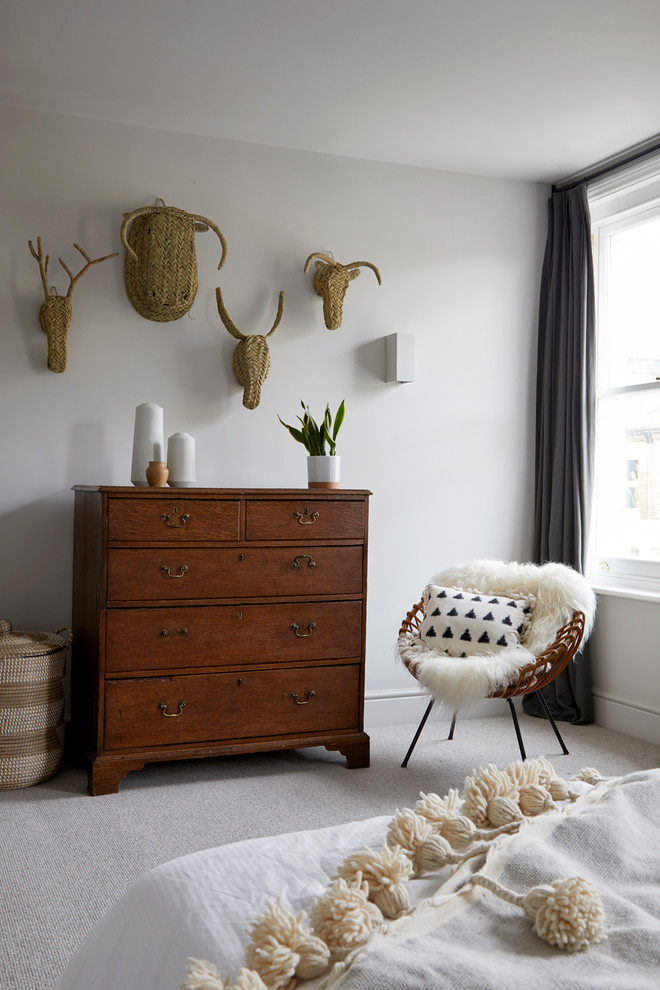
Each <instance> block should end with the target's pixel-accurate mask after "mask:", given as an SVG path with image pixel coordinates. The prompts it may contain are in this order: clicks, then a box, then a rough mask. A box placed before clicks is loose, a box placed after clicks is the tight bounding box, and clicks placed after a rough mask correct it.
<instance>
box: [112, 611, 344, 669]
mask: <svg viewBox="0 0 660 990" xmlns="http://www.w3.org/2000/svg"><path fill="white" fill-rule="evenodd" d="M361 644H362V603H361V602H359V601H357V602H299V603H295V604H286V605H284V604H282V605H235V606H234V605H209V606H205V607H204V606H197V607H190V608H188V607H186V606H182V607H179V608H147V609H139V608H131V609H110V610H108V615H107V620H106V662H105V666H106V671H107V672H108V673H109V674H116V673H123V672H125V671H150V670H176V669H177V668H185V667H220V666H224V665H228V664H238V663H250V664H262V663H263V664H267V663H273V662H281V661H286V662H292V663H296V662H300V661H303V660H307V661H314V660H345V659H348V658H355V657H359V656H360V655H361V651H362V645H361Z"/></svg>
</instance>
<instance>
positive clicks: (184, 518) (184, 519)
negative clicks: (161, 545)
mask: <svg viewBox="0 0 660 990" xmlns="http://www.w3.org/2000/svg"><path fill="white" fill-rule="evenodd" d="M174 515H175V518H176V519H180V520H181V522H173V523H171V522H170V519H171V516H169V515H168V514H167V512H163V514H162V516H161V517H160V518H161V519H162V520H163V522H164V523H165V525H166V526H169V528H170V529H181V527H182V526H185V525H186V523H187V522H188V520H189V519H190V514H189V513H188V512H184V513H183V515H182V516H178V515H177V514H176V509H175V510H174Z"/></svg>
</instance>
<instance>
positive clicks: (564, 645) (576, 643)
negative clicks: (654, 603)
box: [399, 601, 585, 767]
mask: <svg viewBox="0 0 660 990" xmlns="http://www.w3.org/2000/svg"><path fill="white" fill-rule="evenodd" d="M423 618H424V601H420V602H418V603H417V604H416V605H413V607H412V608H411V610H410V611H409V612H408V613H407V615H406V617H405V619H404V620H403V622H402V623H401V628H400V630H399V637H400V641H401V637H403V640H404V642H405V641H407V642H408V643H411V642H414V641H415V640H419V639H420V638H421V636H420V626H421V623H422V619H423ZM584 629H585V615H584V613H583V612H578V611H576V612H574V613H573V617H572V618H571V619H570V620H569V621H568V622H567V623H566V624H565V625H563V626H562V627H561V629H559V631H558V632H557V637H556V639H555V641H554V642H553V643H552V645H551V646H549V647H547V649H545V650H543V652H542V653H539V655H538V656H537V657H536V659H535V660H534V661H533V662H530V663H528V664H526V665H525V666H524V667H521V668H520V669H519V670H518V674H517V678H516V680H515V681H513V682H512V683H511V684H509V685H508V686H507V687H505V688H502V689H501V690H499V691H494V692H492V694H489V695H487V696H486V697H488V698H503V699H504V700H505V701H506V702H508V705H509V710H510V712H511V717H512V719H513V726H514V729H515V731H516V738H517V739H518V746H519V747H520V755H521V757H522V759H523V760H525V759H526V758H527V756H526V753H525V746H524V744H523V739H522V735H521V732H520V726H519V724H518V716H517V715H516V709H515V706H514V704H513V700H512V699H513V698H517V697H519V696H520V695H523V694H532V693H533V692H535V691H537V692H538V700H539V702H540V703H541V707H542V708H543V711H544V712H545V714H546V716H547V718H548V719H549V721H550V724H551V725H552V728H553V730H554V733H555V735H556V737H557V739H558V741H559V744H560V746H561V748H562V751H563V753H564V754H566V755H567V754H568V749H567V748H566V745H565V743H564V740H563V739H562V737H561V735H560V733H559V729H558V728H557V726H556V724H555V720H554V719H553V717H552V715H551V713H550V709H549V708H548V705H547V703H546V700H545V698H544V697H543V693H542V692H541V690H540V689H541V688H543V687H545V686H546V684H550V682H551V681H553V680H554V679H555V677H557V676H558V675H559V674H561V672H562V671H563V670H564V669H565V668H566V666H567V665H568V664H569V663H570V661H571V660H572V659H573V657H574V656H575V654H576V653H577V651H578V649H579V647H580V643H581V642H582V638H583V636H584ZM402 660H403V662H404V664H405V666H406V669H407V670H408V671H409V672H410V673H411V674H412V676H413V677H416V671H415V668H416V663H415V661H414V660H411V659H410V657H409V655H407V654H402ZM435 702H436V699H435V698H431V700H430V701H429V704H428V707H427V709H426V711H425V712H424V715H423V716H422V720H421V722H420V723H419V726H418V728H417V731H416V732H415V735H414V737H413V740H412V742H411V744H410V747H409V749H408V752H407V753H406V756H405V759H404V761H403V763H402V764H401V766H402V767H406V766H407V765H408V760H409V759H410V757H411V755H412V752H413V750H414V748H415V746H416V745H417V740H418V739H419V736H420V734H421V731H422V729H423V728H424V726H425V724H426V720H427V719H428V717H429V715H430V714H431V709H432V708H433V705H434V704H435ZM456 714H457V713H456V712H454V714H453V717H452V721H451V726H450V729H449V735H448V737H447V738H448V739H453V738H454V728H455V726H456Z"/></svg>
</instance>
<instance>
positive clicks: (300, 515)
mask: <svg viewBox="0 0 660 990" xmlns="http://www.w3.org/2000/svg"><path fill="white" fill-rule="evenodd" d="M318 517H319V514H318V512H312V515H311V518H310V519H303V513H302V512H294V513H293V518H294V519H297V520H298V522H299V523H300V525H301V526H313V525H314V523H315V522H316V520H317V519H318Z"/></svg>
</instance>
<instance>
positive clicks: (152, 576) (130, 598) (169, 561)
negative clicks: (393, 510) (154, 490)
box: [108, 546, 363, 602]
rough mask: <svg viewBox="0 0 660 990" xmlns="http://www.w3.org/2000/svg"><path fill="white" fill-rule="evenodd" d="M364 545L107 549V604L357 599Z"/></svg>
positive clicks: (360, 584)
mask: <svg viewBox="0 0 660 990" xmlns="http://www.w3.org/2000/svg"><path fill="white" fill-rule="evenodd" d="M362 563H363V554H362V547H361V546H340V547H331V546H330V547H325V546H321V547H314V546H311V547H309V546H307V547H270V548H264V547H246V548H245V549H243V550H240V551H239V550H238V549H236V550H234V549H231V548H207V549H203V548H199V547H197V548H196V547H176V548H174V547H157V548H150V549H147V548H144V549H129V548H126V549H124V548H120V547H111V548H110V549H109V551H108V601H109V602H139V601H153V602H156V601H163V600H168V601H169V600H174V601H183V600H186V599H211V598H239V599H240V598H262V597H268V598H273V597H278V596H281V597H284V596H290V595H301V596H312V595H359V594H360V593H361V591H362Z"/></svg>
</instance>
